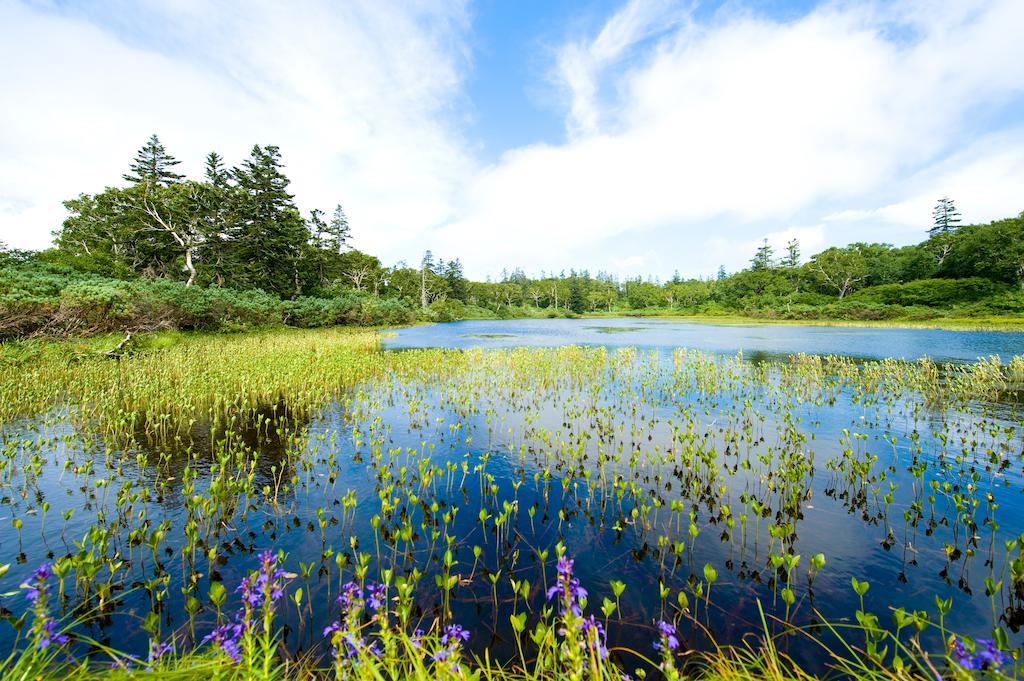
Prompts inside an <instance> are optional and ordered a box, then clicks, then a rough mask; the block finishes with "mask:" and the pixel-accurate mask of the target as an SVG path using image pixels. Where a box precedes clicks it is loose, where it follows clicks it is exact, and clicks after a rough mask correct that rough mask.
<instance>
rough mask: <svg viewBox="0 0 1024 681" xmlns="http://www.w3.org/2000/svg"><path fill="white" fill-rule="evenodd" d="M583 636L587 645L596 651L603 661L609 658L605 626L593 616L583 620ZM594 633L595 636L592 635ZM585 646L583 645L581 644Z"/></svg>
mask: <svg viewBox="0 0 1024 681" xmlns="http://www.w3.org/2000/svg"><path fill="white" fill-rule="evenodd" d="M582 626H583V635H584V637H585V638H586V641H587V642H586V645H587V646H588V647H590V649H591V650H593V651H595V652H596V653H597V655H598V657H600V658H601V659H602V660H603V659H604V658H606V657H608V646H607V643H608V638H607V635H606V634H605V631H604V625H602V624H601V623H600V622H598V621H597V618H596V617H594V616H593V615H591V616H590V617H587V618H585V619H584V620H583V625H582ZM591 632H593V634H591ZM580 645H581V646H582V645H583V644H582V643H581V644H580Z"/></svg>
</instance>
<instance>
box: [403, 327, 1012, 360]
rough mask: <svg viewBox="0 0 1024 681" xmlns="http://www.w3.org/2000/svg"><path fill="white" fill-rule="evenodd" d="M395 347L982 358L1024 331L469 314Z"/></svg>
mask: <svg viewBox="0 0 1024 681" xmlns="http://www.w3.org/2000/svg"><path fill="white" fill-rule="evenodd" d="M396 334H397V335H396V337H395V338H391V339H388V340H386V341H385V344H384V345H385V347H387V348H435V347H437V348H467V347H484V348H499V347H501V348H510V347H520V346H526V347H556V346H559V345H574V344H575V345H603V346H606V347H628V346H632V347H637V348H650V349H659V350H671V349H673V348H689V349H691V350H703V351H706V352H714V353H724V354H729V355H733V354H736V353H738V352H742V353H743V354H744V355H745V356H747V357H748V358H752V359H756V358H759V357H761V358H785V357H787V356H789V355H794V354H798V353H805V354H808V355H843V356H846V357H858V358H866V359H884V358H887V357H892V358H896V359H918V358H920V357H930V358H932V359H933V360H935V361H937V362H945V361H958V362H961V361H967V362H970V361H974V360H976V359H978V358H979V357H989V356H991V355H998V356H999V357H1000V358H1001V359H1003V360H1004V361H1005V360H1007V359H1009V358H1010V357H1012V356H1013V355H1018V354H1021V353H1024V333H1020V332H1002V331H949V330H945V329H895V328H893V329H890V328H869V327H861V328H857V327H838V326H803V325H793V326H771V325H766V324H713V323H703V322H701V323H697V322H684V321H676V320H663V319H651V318H648V319H642V318H641V319H628V318H622V319H509V320H469V321H462V322H452V323H449V324H432V325H426V326H416V327H411V328H406V329H398V330H396Z"/></svg>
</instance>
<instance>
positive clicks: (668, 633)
mask: <svg viewBox="0 0 1024 681" xmlns="http://www.w3.org/2000/svg"><path fill="white" fill-rule="evenodd" d="M658 634H659V635H660V636H661V640H660V641H655V642H654V649H655V650H661V649H662V648H668V649H669V650H675V649H677V648H678V647H679V638H678V637H677V636H676V627H675V625H674V624H672V623H671V622H666V621H664V620H658Z"/></svg>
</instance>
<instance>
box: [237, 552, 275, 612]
mask: <svg viewBox="0 0 1024 681" xmlns="http://www.w3.org/2000/svg"><path fill="white" fill-rule="evenodd" d="M286 578H287V573H286V572H285V571H284V570H281V569H279V568H278V567H277V556H275V555H274V554H273V553H271V552H270V551H264V552H263V553H261V554H260V569H259V570H258V571H256V572H253V573H252V574H250V575H249V576H248V577H245V578H243V579H242V582H241V584H239V585H238V591H241V592H242V601H243V602H244V603H245V604H246V605H248V606H249V607H250V608H252V609H253V610H256V609H258V608H260V607H262V606H264V605H273V603H274V602H275V601H277V600H278V599H279V598H281V596H283V595H284V580H285V579H286Z"/></svg>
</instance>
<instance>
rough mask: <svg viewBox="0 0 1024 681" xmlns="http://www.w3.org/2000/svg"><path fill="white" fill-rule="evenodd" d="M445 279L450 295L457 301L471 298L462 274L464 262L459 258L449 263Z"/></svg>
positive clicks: (445, 270) (445, 271)
mask: <svg viewBox="0 0 1024 681" xmlns="http://www.w3.org/2000/svg"><path fill="white" fill-rule="evenodd" d="M444 278H445V281H446V282H447V283H448V295H450V296H451V297H452V298H454V299H455V300H461V301H465V300H466V298H467V297H468V296H469V288H468V286H467V282H466V277H465V275H464V274H463V273H462V262H461V261H459V259H458V258H456V259H455V260H451V261H449V262H448V266H447V267H445V269H444Z"/></svg>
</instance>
